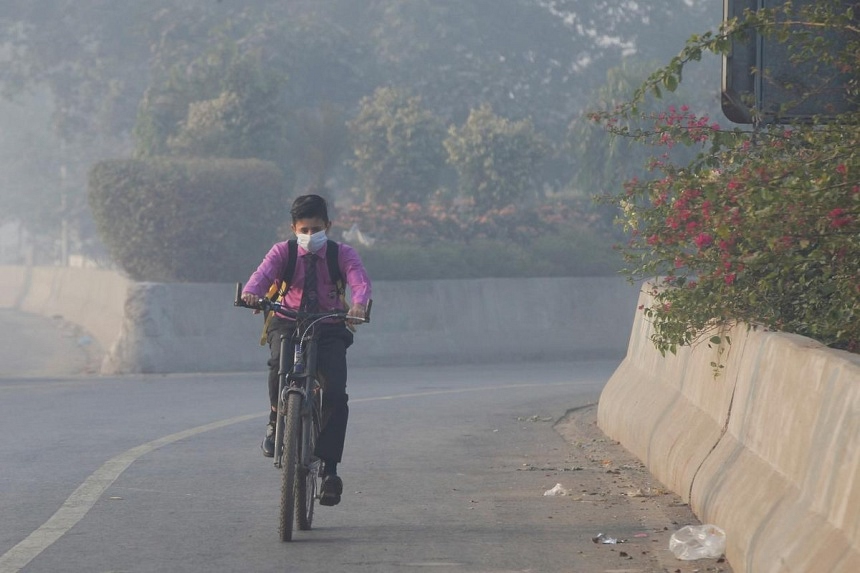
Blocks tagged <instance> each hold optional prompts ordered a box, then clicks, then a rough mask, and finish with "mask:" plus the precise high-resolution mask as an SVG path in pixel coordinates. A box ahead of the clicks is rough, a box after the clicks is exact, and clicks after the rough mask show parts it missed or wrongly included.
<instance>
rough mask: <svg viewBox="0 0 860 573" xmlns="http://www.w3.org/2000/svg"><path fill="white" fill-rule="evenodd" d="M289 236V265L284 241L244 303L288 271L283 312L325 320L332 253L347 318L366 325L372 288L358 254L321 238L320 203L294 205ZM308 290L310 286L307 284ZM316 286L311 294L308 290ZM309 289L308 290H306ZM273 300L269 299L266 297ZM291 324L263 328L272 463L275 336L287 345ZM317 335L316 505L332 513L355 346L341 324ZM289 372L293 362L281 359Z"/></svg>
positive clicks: (272, 322)
mask: <svg viewBox="0 0 860 573" xmlns="http://www.w3.org/2000/svg"><path fill="white" fill-rule="evenodd" d="M290 215H291V217H292V225H291V228H292V230H293V232H294V233H295V234H296V241H297V243H298V248H297V249H296V248H295V245H294V246H293V251H294V252H295V260H292V261H291V260H290V258H291V254H290V251H291V249H290V245H289V242H288V241H284V242H280V243H275V245H274V246H272V248H271V249H270V250H269V252H268V253H267V254H266V256H265V257H264V258H263V261H262V262H261V263H260V265H259V267H257V270H256V271H254V273H253V274H252V275H251V278H249V279H248V282H247V283H246V284H245V288H244V290H243V292H242V300H243V301H244V302H245V303H247V304H249V305H256V304H257V303H258V301H259V300H260V298H262V297H264V296H266V295H267V293H269V292H270V288H271V287H272V285H273V284H279V283H280V281H283V280H284V279H285V273H286V271H287V269H292V277H287V280H286V281H284V282H288V283H289V284H288V285H287V286H286V289H281V292H280V293H279V294H280V299H279V302H280V303H281V304H282V305H283V306H284V307H286V308H287V309H290V310H293V311H296V310H302V311H307V312H327V311H338V310H341V311H342V310H344V305H345V303H344V301H343V298H342V296H341V295H342V294H343V293H342V292H339V291H340V289H339V288H338V285H337V281H336V280H335V278H333V277H332V276H331V275H332V274H333V273H332V272H330V271H329V267H328V265H327V264H326V263H327V261H329V260H332V259H331V257H332V256H333V253H329V252H328V250H329V249H337V253H336V255H337V257H336V258H337V266H336V269H337V270H339V272H340V276H341V277H343V279H344V280H345V282H346V284H347V285H348V286H349V289H350V292H351V298H352V304H351V306H350V307H349V316H350V317H352V318H355V319H356V321H355V322H354V323H353V322H351V323H350V327H351V326H352V325H353V324H356V323H358V322H359V321H361V320H363V319H364V318H365V317H366V312H367V304H368V301H369V300H370V294H371V286H370V278H369V277H368V276H367V271H366V270H365V268H364V265H363V264H362V262H361V259H360V258H359V256H358V253H357V252H356V251H355V249H353V248H352V247H350V246H349V245H346V244H343V243H340V244H338V243H335V242H334V241H329V240H328V238H327V236H326V232H327V231H328V230H329V229H330V228H331V221H329V218H328V206H327V204H326V201H325V199H323V198H322V197H320V196H319V195H303V196H301V197H298V198H297V199H296V200H295V201H294V202H293V205H292V207H291V209H290ZM308 283H310V284H308ZM313 283H315V284H316V287H315V288H314V287H313V286H312V285H313ZM306 286H309V288H305V287H306ZM270 296H271V295H270ZM295 328H296V322H295V320H293V319H290V318H287V317H286V316H282V315H278V314H274V315H273V316H271V317H269V319H268V321H267V326H266V340H267V342H268V344H269V349H270V352H271V357H270V359H269V361H268V365H269V403H270V406H271V411H270V413H269V423H268V425H267V426H266V436H265V438H264V439H263V443H262V445H261V448H262V450H263V455H264V456H266V457H272V456H273V455H274V451H275V418H276V413H277V402H278V367H279V364H280V354H281V343H280V340H281V336H282V335H286V336H288V337H291V336H292V335H293V333H294V331H295ZM316 328H317V329H319V330H318V332H319V334H320V337H319V343H318V346H317V359H318V370H319V372H320V374H321V378H322V381H323V383H324V387H323V395H324V400H323V407H322V421H323V427H322V429H321V431H320V435H319V441H318V442H317V446H316V451H315V454H316V456H317V457H319V458H320V459H321V460H323V462H324V469H323V481H322V488H321V492H320V493H321V496H320V503H321V504H323V505H337V504H338V503H339V502H340V496H341V494H342V492H343V482H342V481H341V479H340V477H339V476H338V475H337V464H338V463H339V462H340V461H341V457H342V454H343V447H344V441H345V438H346V425H347V419H348V417H349V406H348V404H347V402H348V400H349V397H348V395H347V393H346V377H347V376H346V374H347V368H346V349H347V348H349V346H350V345H351V344H352V342H353V335H352V332H351V331H350V329H349V328H348V327H347V325H345V324H344V323H343V322H339V321H332V322H327V323H322V324H319V325H317V327H316ZM287 359H288V361H289V365H292V357H291V356H289V357H287Z"/></svg>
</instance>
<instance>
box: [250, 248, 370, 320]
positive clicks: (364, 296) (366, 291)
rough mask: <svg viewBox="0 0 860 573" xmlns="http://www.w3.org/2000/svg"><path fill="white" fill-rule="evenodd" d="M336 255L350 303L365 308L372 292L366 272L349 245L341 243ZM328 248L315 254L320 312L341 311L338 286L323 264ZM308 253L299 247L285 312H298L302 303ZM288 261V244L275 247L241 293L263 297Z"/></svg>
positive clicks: (284, 269)
mask: <svg viewBox="0 0 860 573" xmlns="http://www.w3.org/2000/svg"><path fill="white" fill-rule="evenodd" d="M338 248H339V249H340V250H339V252H338V266H339V267H340V274H341V276H343V280H344V282H345V283H346V285H348V286H349V292H350V295H351V299H352V304H363V305H366V304H367V302H368V301H369V300H370V295H371V288H370V277H368V276H367V271H366V270H365V269H364V265H363V264H362V262H361V259H360V258H359V256H358V253H357V252H356V250H355V249H353V248H352V247H350V246H349V245H345V244H343V243H340V244H339V245H338ZM327 249H328V244H326V245H323V247H322V248H321V249H320V250H319V251H317V252H316V254H317V259H316V264H317V296H318V297H319V298H318V299H319V305H320V312H326V311H330V310H343V308H342V306H341V303H340V299H339V297H338V296H337V286H336V285H335V284H334V282H332V280H331V277H330V276H329V273H328V265H327V264H326V250H327ZM307 253H308V251H307V250H306V249H305V248H304V247H301V246H299V248H298V260H297V261H296V269H295V272H293V280H292V281H291V284H290V289H289V290H288V291H287V294H286V295H285V296H284V300H282V301H281V304H283V305H284V306H286V307H287V308H290V309H293V310H297V309H298V308H299V304H300V303H301V300H302V291H303V290H304V284H305V274H306V269H305V264H306V261H305V258H304V255H306V254H307ZM288 257H289V247H288V246H287V241H284V242H281V243H275V244H274V245H273V246H272V248H271V249H269V252H268V253H266V256H265V257H264V258H263V262H261V263H260V266H258V267H257V270H256V271H254V273H253V274H252V275H251V277H250V278H249V279H248V282H247V283H246V284H245V288H244V289H243V292H247V293H252V294H255V295H257V296H260V297H262V296H265V295H266V293H267V292H268V290H269V287H271V286H272V283H274V282H275V281H276V280H280V279H281V278H282V277H283V274H284V272H285V271H286V268H287V259H288Z"/></svg>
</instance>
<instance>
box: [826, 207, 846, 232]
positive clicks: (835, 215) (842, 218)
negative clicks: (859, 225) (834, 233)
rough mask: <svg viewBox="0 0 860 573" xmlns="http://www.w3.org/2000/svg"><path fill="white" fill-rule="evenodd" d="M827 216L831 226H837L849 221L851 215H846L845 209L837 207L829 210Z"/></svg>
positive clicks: (842, 225)
mask: <svg viewBox="0 0 860 573" xmlns="http://www.w3.org/2000/svg"><path fill="white" fill-rule="evenodd" d="M827 216H828V217H830V226H831V227H836V228H839V227H844V226H845V225H849V224H850V223H851V216H850V215H846V214H845V209H841V208H839V207H837V208H836V209H833V210H832V211H830V212H829V213H828V214H827Z"/></svg>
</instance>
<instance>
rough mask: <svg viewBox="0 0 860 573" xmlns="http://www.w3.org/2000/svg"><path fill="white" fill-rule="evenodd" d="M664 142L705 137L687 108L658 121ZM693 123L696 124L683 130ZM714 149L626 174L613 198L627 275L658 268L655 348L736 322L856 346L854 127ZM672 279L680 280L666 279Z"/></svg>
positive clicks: (745, 139) (859, 160) (858, 191)
mask: <svg viewBox="0 0 860 573" xmlns="http://www.w3.org/2000/svg"><path fill="white" fill-rule="evenodd" d="M661 121H663V122H664V123H663V125H662V129H661V131H662V135H661V137H662V138H663V139H664V142H665V143H666V144H667V145H671V144H672V142H673V141H674V138H673V136H672V135H671V131H672V130H671V125H672V124H673V123H674V124H675V125H678V124H677V123H675V122H681V124H682V125H684V126H685V127H683V128H681V130H683V131H685V132H686V133H685V134H684V135H683V136H684V137H694V138H697V139H699V140H700V141H710V140H711V139H712V138H713V137H714V136H715V135H716V134H717V133H718V130H719V128H718V126H717V125H714V124H712V123H711V122H710V121H708V120H706V119H704V118H702V119H698V118H694V117H692V116H690V115H689V114H688V113H687V112H680V113H672V112H670V113H669V114H667V115H666V116H664V118H663V119H662V120H661ZM689 125H692V126H694V127H688V126H689ZM726 141H727V140H726V138H723V145H725V147H724V148H723V149H721V150H720V151H719V152H718V153H715V154H709V155H707V156H706V157H703V158H702V159H701V160H699V161H698V162H697V163H695V164H693V165H691V166H686V167H685V168H679V167H677V166H673V165H671V164H669V163H661V162H656V163H655V170H656V172H657V173H659V176H658V177H657V178H655V179H653V180H649V181H647V182H644V181H643V182H640V181H632V182H630V183H629V184H628V185H627V189H626V191H625V193H624V194H623V195H622V196H621V197H620V198H619V204H620V205H621V207H622V209H623V213H624V215H623V218H624V222H625V224H626V227H627V229H628V231H629V232H630V237H631V238H630V240H629V242H628V243H627V244H626V246H625V247H624V249H623V252H624V256H625V259H626V261H627V263H628V267H627V268H626V271H625V272H626V273H627V274H628V276H631V277H635V278H637V279H639V278H648V277H654V276H660V277H661V278H660V279H659V280H658V281H657V282H656V283H655V287H654V304H653V305H651V306H650V307H649V308H643V309H642V310H643V311H644V312H646V314H647V315H648V316H649V317H650V318H651V319H652V320H653V321H654V323H655V325H656V327H657V331H658V335H659V336H658V338H657V339H655V342H657V343H658V348H661V349H662V350H672V351H674V349H675V348H676V347H677V346H678V345H686V344H690V343H692V342H693V341H695V340H696V339H697V338H699V336H700V335H702V334H703V333H708V332H710V331H711V329H712V328H713V327H716V326H719V325H722V324H726V323H730V322H732V321H735V320H741V321H744V322H747V323H750V324H760V325H764V326H766V327H768V328H772V329H776V330H781V331H787V332H795V333H799V334H803V335H805V336H809V337H812V338H815V339H818V340H820V341H822V342H824V343H825V344H829V345H833V346H837V347H840V348H846V349H849V350H853V351H857V350H860V152H858V149H860V129H858V124H856V123H855V124H854V125H853V126H848V125H845V124H844V123H843V124H839V125H836V124H829V125H821V126H806V127H799V128H794V129H785V128H772V129H769V130H765V131H763V132H760V133H759V134H758V135H757V138H756V140H755V141H753V138H752V137H751V136H745V135H737V136H735V137H734V143H733V144H727V143H726ZM663 287H677V288H663Z"/></svg>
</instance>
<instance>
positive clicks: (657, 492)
mask: <svg viewBox="0 0 860 573" xmlns="http://www.w3.org/2000/svg"><path fill="white" fill-rule="evenodd" d="M555 430H556V431H557V432H558V433H559V434H561V435H562V437H563V438H564V439H565V441H566V442H567V443H569V444H570V445H571V447H572V459H571V460H569V461H567V462H566V464H565V465H564V466H563V467H561V468H559V467H558V466H556V467H552V465H551V464H550V465H549V467H534V468H528V469H530V470H532V471H543V472H545V473H546V475H547V477H548V478H549V477H550V476H552V477H553V479H554V480H555V481H556V482H557V483H559V484H561V487H562V488H564V490H566V492H565V494H564V495H561V496H558V498H557V501H558V503H559V504H562V505H564V506H567V507H569V508H570V511H571V512H576V514H577V522H578V524H589V523H590V524H593V526H592V528H591V530H593V536H592V539H590V540H577V544H578V545H579V548H580V550H579V553H581V554H583V557H584V558H586V559H585V561H586V562H588V563H591V562H592V558H593V562H594V564H595V566H596V568H595V569H594V571H605V572H607V573H608V572H614V573H622V572H624V573H634V572H636V573H694V572H702V573H704V572H713V573H731V572H732V568H731V566H730V565H729V563H728V562H726V561H725V559H724V558H720V559H699V560H696V561H681V560H679V559H677V558H676V557H675V556H674V554H673V553H672V552H671V551H670V550H669V538H670V537H671V535H672V534H673V533H674V532H675V531H677V530H678V529H680V528H681V527H683V526H685V525H695V524H699V521H698V520H697V519H696V517H695V515H693V513H692V511H691V510H690V507H689V506H688V505H687V504H685V503H683V502H682V501H681V498H680V497H679V496H677V495H676V494H674V493H672V492H670V491H668V490H667V489H666V488H665V487H664V486H663V485H662V484H661V483H659V482H658V481H656V480H655V479H654V477H653V476H651V474H650V473H649V472H648V470H647V469H646V468H645V466H644V465H643V464H642V463H641V462H640V461H639V460H638V459H637V458H635V457H634V456H633V455H632V454H630V453H629V452H628V451H627V450H625V449H624V447H622V446H621V445H620V444H618V443H617V442H615V441H613V440H610V439H609V438H608V437H606V435H605V434H603V432H602V431H601V430H600V428H599V427H598V426H597V406H588V407H586V408H581V409H577V410H572V411H570V412H568V414H567V416H565V418H563V419H562V420H560V421H559V422H558V423H556V424H555ZM571 462H573V465H571ZM601 533H602V534H603V537H604V538H606V537H608V538H611V539H615V540H617V541H618V543H614V544H612V543H603V539H599V540H597V541H594V538H597V536H598V535H599V534H601Z"/></svg>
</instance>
